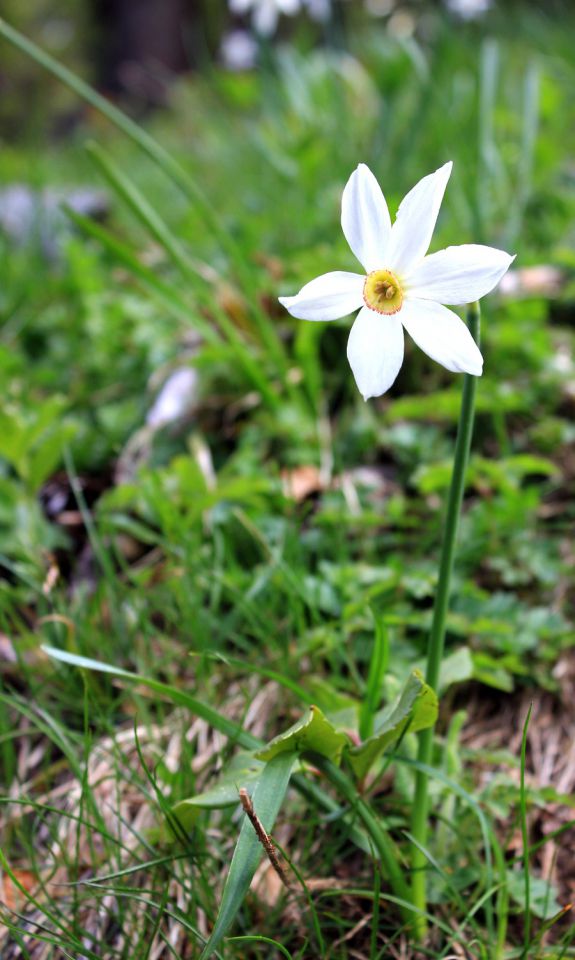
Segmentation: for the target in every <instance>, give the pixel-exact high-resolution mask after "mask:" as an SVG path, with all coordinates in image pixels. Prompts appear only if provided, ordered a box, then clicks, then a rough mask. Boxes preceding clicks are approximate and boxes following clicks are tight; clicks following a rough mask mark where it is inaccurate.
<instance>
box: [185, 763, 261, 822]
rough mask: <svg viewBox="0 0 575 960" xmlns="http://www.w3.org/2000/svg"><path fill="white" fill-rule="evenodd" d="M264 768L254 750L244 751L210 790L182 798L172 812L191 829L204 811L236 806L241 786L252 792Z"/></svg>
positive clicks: (227, 767)
mask: <svg viewBox="0 0 575 960" xmlns="http://www.w3.org/2000/svg"><path fill="white" fill-rule="evenodd" d="M263 767H264V765H263V763H262V762H261V761H259V760H256V758H255V752H254V751H253V750H247V751H246V750H243V751H241V753H238V754H236V756H235V757H233V758H232V760H231V761H230V763H229V764H228V765H227V766H226V768H225V770H224V771H223V773H222V776H221V777H220V778H219V779H218V781H217V783H215V784H214V786H213V787H212V788H211V789H210V790H204V792H203V793H197V794H195V795H194V796H193V797H188V798H186V799H185V800H180V802H179V803H176V804H175V806H174V807H173V808H172V813H173V814H174V816H175V817H177V819H178V820H179V821H180V823H181V824H182V826H183V827H184V829H185V830H187V831H189V830H191V829H192V828H193V827H194V826H195V824H196V821H197V819H198V817H199V815H200V811H201V810H216V809H220V808H221V807H231V806H233V805H234V804H236V803H237V802H238V795H239V790H240V787H245V789H246V790H247V791H248V793H249V794H251V793H252V792H253V790H254V787H255V785H256V783H257V781H258V779H259V778H260V776H261V774H262V770H263Z"/></svg>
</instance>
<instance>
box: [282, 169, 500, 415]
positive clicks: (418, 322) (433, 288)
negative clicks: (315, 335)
mask: <svg viewBox="0 0 575 960" xmlns="http://www.w3.org/2000/svg"><path fill="white" fill-rule="evenodd" d="M451 168H452V164H451V163H446V164H445V165H444V166H443V167H440V169H439V170H436V171H435V173H431V174H429V176H427V177H424V178H423V179H422V180H420V181H419V183H417V184H416V185H415V186H414V187H413V189H412V190H410V192H409V193H408V194H407V195H406V196H405V197H404V199H403V200H402V202H401V204H400V206H399V210H398V211H397V216H396V219H395V223H394V224H393V226H392V224H391V218H390V216H389V210H388V208H387V203H386V202H385V197H384V196H383V193H382V192H381V189H380V187H379V184H378V182H377V180H376V179H375V177H374V175H373V173H372V172H371V170H369V168H368V167H366V166H365V164H363V163H360V165H359V166H358V168H357V170H355V171H354V172H353V173H352V175H351V177H350V178H349V180H348V182H347V184H346V187H345V189H344V191H343V196H342V200H341V226H342V229H343V232H344V234H345V238H346V240H347V242H348V243H349V246H350V247H351V250H352V252H353V253H354V255H355V256H356V257H357V259H358V260H359V262H360V263H361V264H362V266H363V268H364V270H365V273H364V274H358V273H349V272H346V271H343V270H338V271H334V272H332V273H325V274H323V275H322V276H320V277H316V279H315V280H311V281H310V282H309V283H306V284H305V286H304V287H302V289H301V290H300V292H299V293H298V294H296V296H295V297H280V298H279V299H280V303H282V304H283V306H284V307H285V308H286V310H288V311H289V313H291V315H292V316H294V317H298V318H299V319H301V320H337V319H338V318H339V317H345V316H346V315H347V314H348V313H352V312H353V311H354V310H358V309H359V313H358V315H357V317H356V319H355V322H354V324H353V326H352V328H351V333H350V335H349V340H348V344H347V358H348V360H349V363H350V366H351V369H352V371H353V375H354V377H355V382H356V383H357V386H358V388H359V390H360V393H361V394H362V395H363V398H364V400H368V399H369V397H378V396H380V395H381V394H382V393H385V391H386V390H387V389H389V387H390V386H391V385H392V383H393V381H394V380H395V378H396V376H397V374H398V373H399V370H400V368H401V364H402V362H403V331H404V329H405V330H407V332H408V333H409V334H410V336H411V337H412V339H413V340H415V342H416V343H417V345H418V346H419V347H420V348H421V349H422V350H423V351H424V352H425V353H426V354H427V355H428V356H429V357H431V359H432V360H436V361H437V362H438V363H441V364H442V365H443V366H444V367H446V368H447V369H448V370H451V371H453V372H454V373H470V374H473V375H474V376H476V377H478V376H480V375H481V372H482V369H483V358H482V356H481V353H480V352H479V348H478V346H477V344H476V343H475V341H474V339H473V337H472V336H471V334H470V332H469V330H468V329H467V326H466V325H465V323H464V322H463V321H462V320H461V319H460V317H458V316H457V314H456V313H453V311H452V310H448V309H447V307H444V306H443V304H444V303H450V304H464V303H470V302H471V301H473V300H479V298H480V297H483V296H485V294H486V293H489V291H490V290H493V288H494V287H495V286H496V285H497V284H498V283H499V281H500V280H501V278H502V276H503V274H504V273H505V272H506V271H507V270H508V269H509V265H510V264H511V263H512V261H513V260H514V259H515V258H514V257H511V256H509V254H507V253H505V252H504V251H503V250H496V249H495V248H494V247H485V246H482V245H480V244H475V243H468V244H463V245H462V246H458V247H448V248H447V249H446V250H440V251H439V252H438V253H432V254H431V256H426V254H427V250H428V247H429V244H430V242H431V237H432V234H433V231H434V229H435V223H436V221H437V217H438V214H439V208H440V207H441V202H442V200H443V194H444V192H445V188H446V186H447V181H448V180H449V177H450V174H451ZM360 308H361V309H360Z"/></svg>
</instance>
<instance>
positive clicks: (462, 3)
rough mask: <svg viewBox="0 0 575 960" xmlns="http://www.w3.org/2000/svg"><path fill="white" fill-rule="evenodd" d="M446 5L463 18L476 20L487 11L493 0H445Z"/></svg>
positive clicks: (451, 11)
mask: <svg viewBox="0 0 575 960" xmlns="http://www.w3.org/2000/svg"><path fill="white" fill-rule="evenodd" d="M445 6H446V7H447V9H448V10H449V11H450V13H454V14H455V15H456V16H457V17H461V19H462V20H476V19H478V18H479V17H482V16H483V14H484V13H487V11H488V10H489V8H490V7H491V0H445Z"/></svg>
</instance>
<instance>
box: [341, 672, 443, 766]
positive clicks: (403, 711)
mask: <svg viewBox="0 0 575 960" xmlns="http://www.w3.org/2000/svg"><path fill="white" fill-rule="evenodd" d="M437 710H438V702H437V696H436V695H435V693H434V691H433V690H432V689H431V687H429V686H428V685H427V684H426V683H425V682H424V680H423V677H422V675H421V673H420V672H419V671H418V670H414V671H413V673H412V674H411V676H410V677H409V679H408V681H407V683H406V684H405V687H404V688H403V690H402V692H401V696H400V698H399V700H398V702H397V704H395V705H394V706H392V707H390V708H388V709H387V710H386V711H384V712H383V713H381V714H380V715H378V716H376V718H375V724H374V726H375V733H374V734H373V736H371V737H369V739H368V740H366V741H365V742H364V743H362V744H361V745H360V746H357V747H353V748H352V749H351V750H350V752H349V762H350V764H351V767H352V769H353V772H354V773H355V775H356V777H358V778H359V779H360V780H362V779H363V778H364V777H365V775H366V774H367V772H368V770H369V769H370V767H372V766H373V764H374V763H375V761H376V760H377V758H378V757H379V756H381V754H382V753H383V752H384V750H386V749H387V748H388V747H389V746H391V744H392V743H396V742H397V741H398V740H401V739H403V737H404V736H405V734H406V733H407V732H408V731H410V732H411V733H418V731H420V730H426V729H427V728H428V727H432V726H433V725H434V723H435V721H436V720H437Z"/></svg>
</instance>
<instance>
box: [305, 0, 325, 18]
mask: <svg viewBox="0 0 575 960" xmlns="http://www.w3.org/2000/svg"><path fill="white" fill-rule="evenodd" d="M304 3H305V5H306V7H307V11H308V13H309V15H310V17H311V18H312V20H319V21H320V22H325V21H326V20H329V18H330V14H331V0H304Z"/></svg>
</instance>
